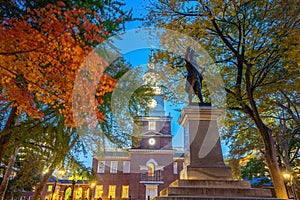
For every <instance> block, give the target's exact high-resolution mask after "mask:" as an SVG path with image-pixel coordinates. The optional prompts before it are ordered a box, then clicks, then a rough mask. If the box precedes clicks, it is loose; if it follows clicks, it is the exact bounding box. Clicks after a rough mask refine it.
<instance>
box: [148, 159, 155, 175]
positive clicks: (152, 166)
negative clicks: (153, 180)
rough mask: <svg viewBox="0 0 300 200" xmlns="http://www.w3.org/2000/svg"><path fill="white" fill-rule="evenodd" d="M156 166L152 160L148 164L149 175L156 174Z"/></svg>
mask: <svg viewBox="0 0 300 200" xmlns="http://www.w3.org/2000/svg"><path fill="white" fill-rule="evenodd" d="M154 171H155V166H154V164H153V163H152V162H151V163H149V164H148V176H154Z"/></svg>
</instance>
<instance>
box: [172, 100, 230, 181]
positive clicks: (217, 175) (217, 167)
mask: <svg viewBox="0 0 300 200" xmlns="http://www.w3.org/2000/svg"><path fill="white" fill-rule="evenodd" d="M221 113H222V111H221V110H219V109H214V108H212V107H211V106H199V105H189V106H187V107H186V108H184V109H183V110H182V111H181V115H180V118H179V120H178V121H179V123H180V124H181V125H182V126H183V127H184V149H185V152H184V153H185V167H184V169H183V170H182V171H181V173H180V179H188V180H230V179H232V172H231V168H230V167H228V166H226V165H225V164H224V160H223V155H222V149H221V144H220V137H219V133H218V127H217V118H218V117H219V116H220V114H221Z"/></svg>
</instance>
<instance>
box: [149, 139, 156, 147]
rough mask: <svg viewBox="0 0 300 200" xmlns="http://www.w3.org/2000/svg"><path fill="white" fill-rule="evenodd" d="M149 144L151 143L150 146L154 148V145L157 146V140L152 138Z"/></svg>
mask: <svg viewBox="0 0 300 200" xmlns="http://www.w3.org/2000/svg"><path fill="white" fill-rule="evenodd" d="M148 143H149V145H151V146H153V145H155V143H156V140H155V139H154V138H150V139H149V140H148Z"/></svg>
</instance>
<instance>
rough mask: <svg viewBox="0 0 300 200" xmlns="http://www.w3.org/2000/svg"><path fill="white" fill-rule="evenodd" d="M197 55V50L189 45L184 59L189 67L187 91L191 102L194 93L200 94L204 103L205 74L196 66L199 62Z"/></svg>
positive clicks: (200, 98) (199, 96)
mask: <svg viewBox="0 0 300 200" xmlns="http://www.w3.org/2000/svg"><path fill="white" fill-rule="evenodd" d="M195 57H196V55H195V51H194V50H193V49H192V48H191V47H188V48H187V51H186V54H185V58H184V60H185V63H186V64H185V67H186V69H187V77H186V80H187V82H186V86H185V91H186V92H187V93H188V98H189V104H191V103H192V100H193V97H194V95H197V96H198V98H199V100H200V103H204V102H203V97H202V81H203V76H202V75H201V73H200V71H199V69H198V68H197V66H195V65H196V64H197V63H196V61H195V60H194V58H195Z"/></svg>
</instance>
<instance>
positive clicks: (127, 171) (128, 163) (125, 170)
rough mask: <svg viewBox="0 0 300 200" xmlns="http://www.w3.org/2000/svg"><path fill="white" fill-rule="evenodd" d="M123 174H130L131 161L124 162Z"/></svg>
mask: <svg viewBox="0 0 300 200" xmlns="http://www.w3.org/2000/svg"><path fill="white" fill-rule="evenodd" d="M123 173H130V161H128V160H126V161H123Z"/></svg>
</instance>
